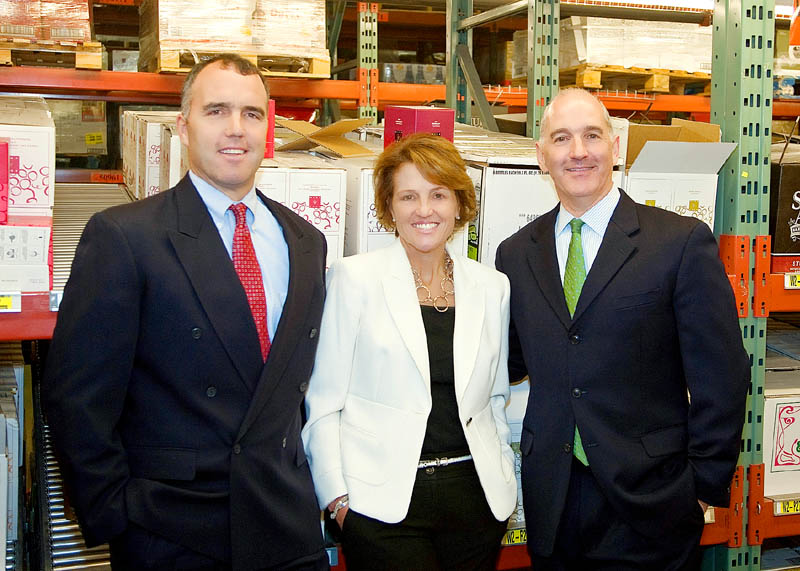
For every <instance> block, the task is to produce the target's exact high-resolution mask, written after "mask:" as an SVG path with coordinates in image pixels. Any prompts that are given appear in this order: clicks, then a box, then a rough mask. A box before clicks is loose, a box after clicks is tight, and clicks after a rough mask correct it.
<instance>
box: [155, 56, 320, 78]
mask: <svg viewBox="0 0 800 571" xmlns="http://www.w3.org/2000/svg"><path fill="white" fill-rule="evenodd" d="M220 53H221V52H210V51H209V52H201V51H194V50H166V49H162V50H158V52H157V53H156V54H155V55H154V56H152V57H150V58H149V59H147V60H142V59H140V60H139V70H140V71H149V72H155V73H162V72H172V73H188V72H189V71H190V70H191V69H192V66H194V63H195V55H196V56H197V58H198V59H200V60H204V59H210V58H212V57H214V56H216V55H219V54H220ZM239 55H241V56H242V57H244V58H246V59H248V60H250V61H252V62H253V63H254V64H256V65H257V66H258V68H259V69H260V70H261V72H262V73H263V74H264V75H265V76H268V77H269V76H273V77H312V78H328V77H330V75H331V64H330V61H328V60H327V59H321V58H313V57H303V56H296V57H295V56H266V55H259V54H245V53H241V54H239ZM140 57H141V56H140Z"/></svg>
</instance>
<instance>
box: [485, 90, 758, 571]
mask: <svg viewBox="0 0 800 571" xmlns="http://www.w3.org/2000/svg"><path fill="white" fill-rule="evenodd" d="M618 149H619V138H618V137H615V136H612V132H611V124H610V119H609V118H608V112H607V111H606V110H605V108H604V107H603V106H602V104H601V103H600V102H599V101H598V100H597V99H596V98H595V97H593V96H592V95H591V94H589V93H588V92H586V91H583V90H578V89H571V90H566V91H564V92H562V93H560V94H559V95H558V96H557V97H555V98H554V99H553V101H552V102H551V103H550V105H549V106H548V108H547V109H546V110H545V113H544V116H543V119H542V123H541V137H540V139H539V141H538V143H537V154H538V158H539V164H540V165H541V167H542V169H543V170H546V171H549V173H550V175H551V177H552V180H553V183H554V185H555V188H556V191H557V193H558V197H559V200H560V204H559V206H557V207H556V208H555V209H553V210H552V211H550V212H549V213H547V214H545V215H543V216H541V217H539V218H538V219H536V220H534V221H533V222H531V223H530V224H528V225H527V226H525V227H524V228H522V229H521V230H520V231H519V232H517V233H516V234H514V235H513V236H511V237H510V238H508V239H507V240H506V241H505V242H503V243H502V244H501V245H500V248H499V249H498V252H497V260H496V262H497V267H498V269H500V270H501V271H503V272H504V273H506V274H507V275H508V277H509V279H510V281H511V330H510V336H511V338H510V357H509V369H510V372H511V378H512V379H521V378H523V377H524V376H525V375H529V376H530V397H529V399H528V405H527V410H526V413H525V419H524V422H523V428H522V439H521V451H522V489H523V501H524V509H525V519H526V523H527V526H528V549H529V551H530V553H531V557H532V559H533V564H534V565H533V566H534V569H536V570H537V571H541V570H551V569H552V570H563V569H581V570H586V569H606V570H609V571H610V570H614V571H622V570H629V569H630V570H633V569H638V570H647V571H655V570H666V569H694V568H697V566H698V565H699V562H698V558H699V555H700V553H699V552H700V550H699V547H698V545H699V540H700V536H701V534H702V530H703V513H704V511H705V509H706V508H707V507H708V505H709V504H711V505H716V506H727V505H728V501H729V484H730V480H731V477H732V474H733V471H734V469H735V466H736V460H737V456H738V453H739V448H740V441H741V430H742V424H743V421H744V405H745V398H746V393H747V389H748V386H749V376H750V372H749V370H750V364H749V358H748V355H747V354H746V353H745V351H744V349H743V346H742V339H741V332H740V330H739V325H738V320H737V315H736V311H735V306H734V300H733V294H732V291H731V287H730V285H729V282H728V280H727V278H726V276H725V273H724V270H723V267H722V264H721V262H720V260H719V258H718V248H717V244H716V241H715V240H714V236H713V234H712V233H711V231H710V229H709V228H708V226H707V225H706V224H704V223H703V222H701V221H698V220H696V219H694V218H687V217H682V216H678V215H676V214H673V213H670V212H667V211H664V210H660V209H657V208H653V207H648V206H643V205H639V204H636V203H634V202H633V201H632V200H631V199H630V198H629V197H628V196H627V195H626V194H625V193H624V192H622V191H621V190H619V189H617V188H615V187H614V185H613V183H612V180H611V173H612V168H613V165H614V163H615V162H616V159H617V155H618ZM687 391H688V393H689V395H690V396H689V395H687Z"/></svg>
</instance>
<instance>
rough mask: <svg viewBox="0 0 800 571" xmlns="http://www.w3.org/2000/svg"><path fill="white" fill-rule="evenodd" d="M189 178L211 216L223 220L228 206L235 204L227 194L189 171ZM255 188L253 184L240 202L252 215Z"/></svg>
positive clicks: (256, 196)
mask: <svg viewBox="0 0 800 571" xmlns="http://www.w3.org/2000/svg"><path fill="white" fill-rule="evenodd" d="M189 178H190V179H191V180H192V183H193V184H194V187H195V188H196V189H197V193H198V194H199V195H200V198H201V199H202V200H203V202H204V203H205V205H206V208H208V210H209V212H211V215H212V216H213V217H214V218H215V219H216V218H224V217H225V213H226V212H227V211H228V208H229V207H230V205H231V204H235V202H234V201H233V200H231V199H230V197H229V196H228V195H227V194H225V193H224V192H222V191H221V190H218V189H217V188H215V187H214V186H212V185H211V184H209V183H208V182H207V181H206V180H204V179H202V178H200V176H198V175H196V174H195V173H194V172H192V171H191V170H190V171H189ZM255 188H256V187H255V184H253V187H252V188H251V189H250V191H249V192H248V193H247V194H246V195H245V196H244V198H242V200H241V201H240V202H243V203H244V205H245V206H247V208H248V209H249V210H250V211H251V212H253V213H255V208H256V205H257V203H258V195H257V194H256V192H255Z"/></svg>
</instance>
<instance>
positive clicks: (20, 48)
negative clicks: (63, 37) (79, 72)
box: [0, 38, 103, 69]
mask: <svg viewBox="0 0 800 571" xmlns="http://www.w3.org/2000/svg"><path fill="white" fill-rule="evenodd" d="M0 65H17V66H19V65H29V66H45V67H69V68H75V69H102V68H103V45H102V44H101V43H100V42H84V41H57V40H29V39H20V38H0Z"/></svg>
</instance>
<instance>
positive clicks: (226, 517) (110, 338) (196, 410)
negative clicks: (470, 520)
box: [42, 177, 325, 569]
mask: <svg viewBox="0 0 800 571" xmlns="http://www.w3.org/2000/svg"><path fill="white" fill-rule="evenodd" d="M259 197H260V199H261V200H262V201H264V202H265V203H266V205H267V207H268V208H269V209H270V211H271V212H272V213H273V214H274V215H275V217H276V218H277V220H278V222H279V223H280V225H281V227H282V229H283V233H284V236H285V239H286V242H287V244H288V246H289V260H290V266H291V273H290V279H289V290H288V296H287V298H286V303H285V306H284V308H283V314H282V316H281V320H280V323H279V325H278V328H277V331H276V333H275V335H274V339H273V340H272V348H271V351H270V355H269V358H268V360H267V362H266V364H264V363H263V362H262V359H261V352H260V346H259V340H258V334H257V332H256V328H255V324H254V322H253V318H252V314H251V312H250V307H249V305H248V302H247V298H246V295H245V292H244V289H243V287H242V286H241V283H240V281H239V279H238V277H237V275H236V272H235V270H234V267H233V263H232V261H231V259H230V257H229V256H228V253H227V252H226V250H225V247H224V245H223V243H222V240H221V239H220V236H219V233H218V231H217V229H216V227H215V225H214V223H213V222H212V219H211V217H210V215H209V214H208V211H207V210H206V207H205V205H204V203H203V201H202V200H201V198H200V196H199V194H198V193H197V191H196V189H195V188H194V185H193V184H192V183H191V181H190V179H189V178H188V177H185V178H184V179H183V180H181V181H180V182H179V183H178V185H177V186H176V187H175V188H173V189H170V190H168V191H166V192H164V193H162V194H159V195H157V196H155V197H153V198H149V199H147V200H142V201H140V202H136V203H134V204H130V205H125V206H120V207H115V208H111V209H109V210H106V211H104V212H101V213H98V214H96V215H95V216H93V217H92V219H91V220H90V221H89V223H88V225H87V226H86V229H85V231H84V233H83V236H82V238H81V241H80V244H79V246H78V249H77V251H76V254H75V259H74V262H73V267H72V274H71V276H70V279H69V282H68V284H67V286H66V289H65V292H64V298H63V302H62V304H61V307H60V310H59V315H58V321H57V324H56V329H55V332H54V334H53V341H52V345H51V347H50V351H49V355H48V357H47V364H46V373H45V377H44V382H43V385H42V398H43V403H44V405H45V412H46V414H47V417H48V421H49V423H50V425H51V427H52V433H53V438H54V441H55V445H56V449H57V451H58V453H59V454H60V459H61V466H62V472H63V477H64V480H65V483H66V484H67V486H68V489H69V491H70V496H71V500H72V502H73V504H74V506H75V508H76V512H77V514H78V518H79V520H80V523H81V528H82V530H83V533H84V536H85V538H86V541H87V544H88V545H94V544H98V543H102V542H106V541H108V540H109V539H111V538H112V537H113V536H115V535H117V534H119V533H121V532H123V531H124V530H125V529H126V527H127V525H128V521H129V520H130V521H133V522H135V523H136V524H138V525H140V526H142V527H144V528H147V529H148V530H150V531H152V532H155V533H158V534H160V535H162V536H164V537H166V538H167V539H170V540H172V541H174V542H177V543H179V544H182V545H184V546H186V547H188V548H190V549H194V550H196V551H199V552H201V553H205V554H207V555H210V556H212V557H217V558H220V559H225V560H230V561H232V567H233V569H255V568H265V567H267V566H271V565H277V564H281V563H283V562H286V561H291V560H295V559H297V558H301V557H304V556H308V555H310V554H313V553H319V550H320V549H322V548H323V543H322V537H321V532H320V518H319V508H318V507H317V505H316V500H315V497H314V492H313V487H312V482H311V476H310V472H309V469H308V465H307V463H306V459H305V455H304V452H303V445H302V442H301V440H300V429H301V424H302V413H301V411H302V407H303V398H304V394H305V391H306V389H307V387H308V378H309V376H310V374H311V369H312V366H313V364H314V354H315V351H316V345H317V340H318V336H317V329H318V327H319V323H320V318H321V315H322V306H323V298H324V288H325V285H324V273H325V241H324V238H323V236H322V235H321V234H320V233H319V232H318V231H317V230H316V229H314V228H313V227H312V226H311V225H310V224H308V223H307V222H305V221H303V220H301V219H300V218H299V217H298V216H296V215H295V214H294V213H292V212H291V211H289V210H288V209H286V208H285V207H283V206H281V205H280V204H278V203H276V202H274V201H272V200H269V199H267V198H265V197H264V196H263V195H261V194H260V193H259Z"/></svg>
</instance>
